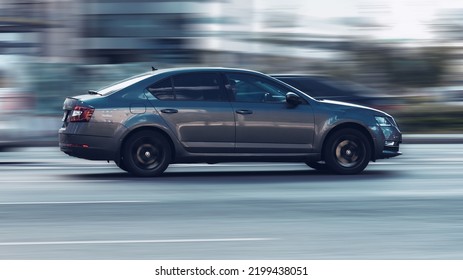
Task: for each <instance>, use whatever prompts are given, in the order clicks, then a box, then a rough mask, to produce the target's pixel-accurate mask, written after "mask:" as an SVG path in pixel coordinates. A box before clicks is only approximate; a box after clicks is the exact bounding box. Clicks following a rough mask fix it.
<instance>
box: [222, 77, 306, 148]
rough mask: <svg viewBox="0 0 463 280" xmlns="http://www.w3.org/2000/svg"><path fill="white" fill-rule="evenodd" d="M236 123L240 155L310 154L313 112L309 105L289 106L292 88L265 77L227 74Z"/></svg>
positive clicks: (237, 146)
mask: <svg viewBox="0 0 463 280" xmlns="http://www.w3.org/2000/svg"><path fill="white" fill-rule="evenodd" d="M226 77H227V87H228V88H229V91H230V93H231V95H232V99H233V101H232V107H233V112H234V114H235V120H236V152H238V153H270V154H273V153H310V152H312V147H313V138H314V117H313V111H312V108H311V106H310V104H308V103H307V102H304V104H300V105H298V106H290V105H289V104H287V103H286V93H287V92H288V91H290V89H288V88H286V87H284V86H282V85H280V84H278V83H276V82H274V81H272V80H271V79H267V78H265V77H261V76H257V75H253V74H242V73H227V74H226Z"/></svg>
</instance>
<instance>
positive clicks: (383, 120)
mask: <svg viewBox="0 0 463 280" xmlns="http://www.w3.org/2000/svg"><path fill="white" fill-rule="evenodd" d="M375 119H376V123H378V125H379V126H397V125H396V124H395V121H394V119H392V118H389V117H383V116H376V117H375Z"/></svg>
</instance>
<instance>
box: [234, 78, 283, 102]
mask: <svg viewBox="0 0 463 280" xmlns="http://www.w3.org/2000/svg"><path fill="white" fill-rule="evenodd" d="M226 76H227V79H228V88H229V90H230V91H231V94H232V96H233V98H234V100H235V101H237V102H258V103H263V102H267V103H283V102H285V100H286V93H287V92H288V90H287V89H286V88H284V87H282V86H279V85H277V84H275V83H273V82H272V81H269V80H266V79H263V78H260V77H257V76H254V75H246V74H236V73H229V74H226Z"/></svg>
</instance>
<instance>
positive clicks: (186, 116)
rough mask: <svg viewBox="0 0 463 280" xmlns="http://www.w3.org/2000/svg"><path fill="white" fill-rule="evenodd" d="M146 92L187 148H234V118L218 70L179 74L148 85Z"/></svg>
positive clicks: (196, 150) (190, 149)
mask: <svg viewBox="0 0 463 280" xmlns="http://www.w3.org/2000/svg"><path fill="white" fill-rule="evenodd" d="M147 91H148V92H149V93H151V95H152V97H153V98H151V99H152V100H151V101H152V103H153V104H154V105H155V107H156V109H157V111H158V112H159V114H160V115H161V116H162V118H163V119H164V120H165V121H166V123H167V125H168V126H169V128H170V129H171V130H172V131H173V132H174V134H175V135H176V137H177V138H178V140H179V141H180V142H181V143H182V144H183V146H184V147H185V149H186V150H187V151H189V152H194V153H209V152H217V153H218V152H233V151H234V146H235V118H234V114H233V110H232V108H231V104H230V102H229V101H228V99H227V97H226V92H225V89H224V86H223V83H222V78H221V75H220V74H219V73H216V72H192V73H184V74H177V75H174V76H172V77H169V78H166V79H164V80H162V81H159V82H157V83H155V84H153V85H151V86H149V87H148V88H147Z"/></svg>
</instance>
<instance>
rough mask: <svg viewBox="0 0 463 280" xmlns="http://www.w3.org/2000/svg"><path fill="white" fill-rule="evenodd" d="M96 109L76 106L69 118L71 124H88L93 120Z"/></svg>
mask: <svg viewBox="0 0 463 280" xmlns="http://www.w3.org/2000/svg"><path fill="white" fill-rule="evenodd" d="M94 111H95V109H94V108H90V107H84V106H74V109H72V113H71V117H70V118H69V121H70V122H88V121H90V119H91V118H92V115H93V112H94Z"/></svg>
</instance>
